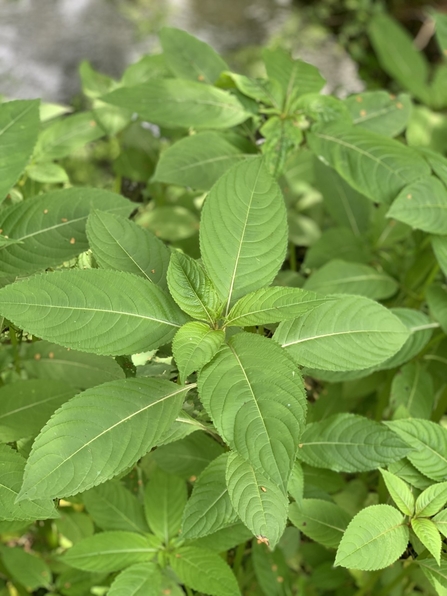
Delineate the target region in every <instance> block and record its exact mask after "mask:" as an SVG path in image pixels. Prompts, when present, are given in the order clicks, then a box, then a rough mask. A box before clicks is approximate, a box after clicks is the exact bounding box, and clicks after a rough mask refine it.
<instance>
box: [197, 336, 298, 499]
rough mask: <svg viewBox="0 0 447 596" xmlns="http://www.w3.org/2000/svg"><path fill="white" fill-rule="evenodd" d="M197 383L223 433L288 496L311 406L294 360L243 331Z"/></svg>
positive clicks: (204, 370) (228, 440)
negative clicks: (290, 477)
mask: <svg viewBox="0 0 447 596" xmlns="http://www.w3.org/2000/svg"><path fill="white" fill-rule="evenodd" d="M198 383H199V395H200V397H201V400H202V403H203V405H204V407H205V408H206V410H207V411H208V413H209V414H210V416H211V418H212V420H213V421H214V424H215V426H216V428H217V430H218V431H219V434H220V435H221V437H222V438H223V439H224V440H225V442H226V443H228V445H229V446H230V447H231V448H232V449H234V450H235V451H236V452H237V453H238V454H239V455H241V456H242V457H243V458H244V459H246V460H248V461H249V462H250V464H251V465H252V466H253V468H254V469H256V470H259V471H260V472H262V473H263V474H264V475H265V476H266V477H267V478H269V479H270V480H271V481H272V482H274V483H275V485H276V486H278V487H279V488H280V489H281V490H282V491H283V492H284V494H285V493H286V491H287V483H288V479H289V476H290V472H291V469H292V467H293V463H294V461H295V456H296V451H297V449H298V443H299V442H300V435H301V433H302V431H303V428H304V417H305V410H306V398H305V393H304V388H303V382H302V379H301V375H300V372H299V369H298V368H297V366H296V365H295V364H294V362H293V361H292V360H291V359H289V358H288V356H287V355H286V354H285V353H284V352H283V351H282V350H281V348H279V347H278V346H277V345H276V344H275V343H274V342H272V341H271V340H268V339H266V338H263V337H261V336H259V335H253V334H248V333H240V334H236V335H234V336H233V337H232V338H231V339H230V340H229V342H228V345H225V346H223V347H222V348H221V349H220V351H219V352H218V353H217V354H216V356H215V357H214V358H213V360H212V361H211V362H210V363H209V364H208V365H206V366H205V367H204V368H203V369H202V371H201V373H200V375H199V381H198Z"/></svg>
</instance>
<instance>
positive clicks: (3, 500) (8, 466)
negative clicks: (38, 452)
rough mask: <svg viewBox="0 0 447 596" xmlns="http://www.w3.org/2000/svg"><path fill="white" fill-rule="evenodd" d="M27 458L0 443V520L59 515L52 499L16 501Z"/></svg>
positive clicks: (31, 518)
mask: <svg viewBox="0 0 447 596" xmlns="http://www.w3.org/2000/svg"><path fill="white" fill-rule="evenodd" d="M24 469H25V460H24V459H23V458H22V457H21V456H20V455H19V454H18V453H17V451H15V450H14V449H12V448H11V447H8V446H7V445H0V520H1V521H4V520H8V521H12V520H30V521H31V520H32V521H34V520H36V519H49V518H55V517H58V513H57V511H56V509H55V508H54V503H53V501H51V500H50V499H40V498H39V499H34V500H26V501H21V502H20V503H15V502H14V501H15V499H16V497H17V495H18V493H19V490H20V486H21V484H22V479H23V471H24Z"/></svg>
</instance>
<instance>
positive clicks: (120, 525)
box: [82, 480, 148, 533]
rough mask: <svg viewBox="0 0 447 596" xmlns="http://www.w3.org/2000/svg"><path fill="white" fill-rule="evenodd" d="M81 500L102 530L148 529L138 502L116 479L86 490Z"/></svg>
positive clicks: (143, 530)
mask: <svg viewBox="0 0 447 596" xmlns="http://www.w3.org/2000/svg"><path fill="white" fill-rule="evenodd" d="M82 500H83V501H84V505H85V506H86V508H87V511H88V513H89V514H90V515H91V517H92V518H93V521H94V522H95V524H96V525H97V526H98V527H99V528H101V529H102V530H127V531H128V532H138V533H144V532H147V531H148V526H147V524H146V521H145V519H144V514H143V507H142V506H141V504H140V502H139V501H138V499H137V498H136V497H135V496H134V495H133V494H132V493H131V492H130V491H129V490H127V488H125V487H124V486H123V485H122V484H121V483H120V482H119V481H117V480H110V481H109V482H105V483H104V484H101V485H99V486H95V488H92V489H90V490H88V491H86V492H85V493H83V495H82Z"/></svg>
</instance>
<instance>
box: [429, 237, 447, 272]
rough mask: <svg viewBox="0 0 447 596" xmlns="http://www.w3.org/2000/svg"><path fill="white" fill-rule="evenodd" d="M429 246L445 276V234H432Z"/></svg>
mask: <svg viewBox="0 0 447 596" xmlns="http://www.w3.org/2000/svg"><path fill="white" fill-rule="evenodd" d="M431 246H432V248H433V252H434V253H435V257H436V260H437V261H438V263H439V266H440V268H441V271H442V272H443V273H444V275H446V276H447V236H432V237H431Z"/></svg>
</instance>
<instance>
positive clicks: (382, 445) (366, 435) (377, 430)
mask: <svg viewBox="0 0 447 596" xmlns="http://www.w3.org/2000/svg"><path fill="white" fill-rule="evenodd" d="M396 439H397V440H396ZM409 451H411V448H410V447H408V446H407V445H406V443H405V442H404V441H403V440H401V439H399V438H397V437H395V436H393V433H391V432H390V431H389V430H388V429H387V428H386V427H385V426H383V425H382V424H379V423H378V422H374V421H373V420H368V418H364V417H363V416H358V415H356V414H335V415H334V416H330V417H329V418H326V419H325V420H322V421H321V422H313V423H312V424H308V425H307V426H306V429H305V431H304V433H303V435H302V437H301V441H300V449H299V451H298V456H299V458H300V459H301V460H302V461H305V462H306V463H307V464H310V465H311V466H315V467H317V468H329V469H330V470H335V471H336V472H363V471H366V470H374V469H376V468H378V467H379V466H382V465H385V464H389V463H391V462H393V461H397V460H399V459H401V458H402V457H404V456H405V455H407V453H408V452H409Z"/></svg>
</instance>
